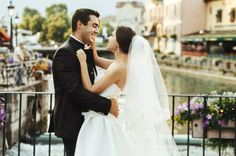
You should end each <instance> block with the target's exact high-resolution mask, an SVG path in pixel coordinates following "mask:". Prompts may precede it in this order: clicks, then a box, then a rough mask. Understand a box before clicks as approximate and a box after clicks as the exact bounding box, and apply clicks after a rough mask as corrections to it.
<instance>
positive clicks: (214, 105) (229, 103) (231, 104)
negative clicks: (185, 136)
mask: <svg viewBox="0 0 236 156" xmlns="http://www.w3.org/2000/svg"><path fill="white" fill-rule="evenodd" d="M211 96H212V97H209V98H208V99H206V100H207V109H206V110H204V107H203V103H204V99H203V98H201V97H194V98H193V99H192V100H191V101H190V102H189V106H188V103H184V104H181V105H179V106H178V107H177V109H176V112H175V116H174V120H175V121H176V122H177V123H178V124H180V125H186V123H187V122H188V121H189V122H192V121H193V120H197V119H203V127H205V128H207V129H219V128H220V126H224V125H226V124H227V123H228V122H229V121H230V120H231V121H235V108H236V100H235V97H236V93H232V92H224V93H223V97H216V96H219V95H218V94H217V93H216V92H212V93H211ZM214 96H215V97H214ZM188 107H189V108H190V109H188ZM232 141H233V140H230V139H221V147H222V149H225V148H226V147H233V145H234V144H233V143H232ZM208 145H210V146H212V147H213V148H215V147H217V146H218V145H219V139H215V138H214V139H209V140H208Z"/></svg>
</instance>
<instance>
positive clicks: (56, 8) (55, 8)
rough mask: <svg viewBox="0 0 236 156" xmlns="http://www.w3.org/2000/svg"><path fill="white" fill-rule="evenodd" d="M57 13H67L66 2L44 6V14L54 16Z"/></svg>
mask: <svg viewBox="0 0 236 156" xmlns="http://www.w3.org/2000/svg"><path fill="white" fill-rule="evenodd" d="M58 13H62V14H65V15H67V6H66V4H53V5H51V6H50V7H47V8H46V16H47V17H50V16H54V15H57V14H58Z"/></svg>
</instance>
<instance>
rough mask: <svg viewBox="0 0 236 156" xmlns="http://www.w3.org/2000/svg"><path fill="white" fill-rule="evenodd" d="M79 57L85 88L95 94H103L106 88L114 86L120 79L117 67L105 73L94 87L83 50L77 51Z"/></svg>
mask: <svg viewBox="0 0 236 156" xmlns="http://www.w3.org/2000/svg"><path fill="white" fill-rule="evenodd" d="M77 57H78V59H79V61H80V68H81V77H82V82H83V85H84V88H85V89H87V90H89V91H91V92H94V93H101V92H103V91H104V90H105V89H106V88H108V87H109V86H111V85H112V84H114V83H115V82H117V81H118V80H119V79H120V75H121V74H120V70H119V68H117V67H113V68H111V69H109V70H107V72H106V73H105V75H104V76H103V77H102V78H101V79H99V80H98V81H96V83H95V84H93V85H92V83H91V81H90V78H89V74H88V67H87V62H86V54H85V53H84V51H83V50H78V51H77Z"/></svg>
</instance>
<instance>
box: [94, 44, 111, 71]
mask: <svg viewBox="0 0 236 156" xmlns="http://www.w3.org/2000/svg"><path fill="white" fill-rule="evenodd" d="M92 49H93V57H94V60H95V64H96V65H97V66H99V67H101V68H103V69H107V68H108V67H109V66H110V65H111V64H112V62H113V60H111V59H107V58H103V57H100V56H98V53H97V49H96V45H95V44H93V45H92Z"/></svg>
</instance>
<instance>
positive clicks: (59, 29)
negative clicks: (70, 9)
mask: <svg viewBox="0 0 236 156" xmlns="http://www.w3.org/2000/svg"><path fill="white" fill-rule="evenodd" d="M69 27H70V24H69V19H68V17H67V15H65V14H64V13H58V14H56V15H54V16H49V17H48V18H47V19H46V21H45V22H44V24H43V34H44V35H43V36H41V38H42V39H43V40H45V39H46V40H47V41H49V40H53V41H56V42H62V41H64V40H65V38H64V34H65V33H66V32H67V31H68V29H69Z"/></svg>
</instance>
